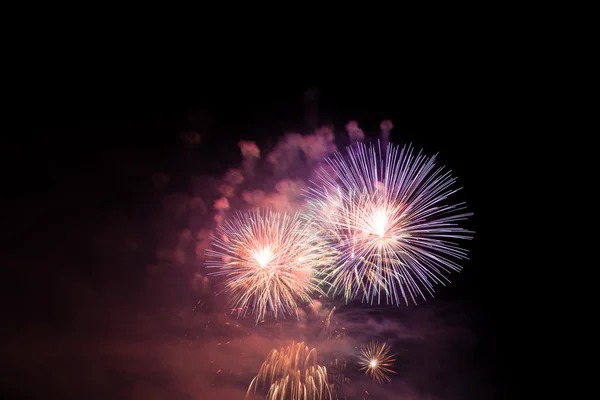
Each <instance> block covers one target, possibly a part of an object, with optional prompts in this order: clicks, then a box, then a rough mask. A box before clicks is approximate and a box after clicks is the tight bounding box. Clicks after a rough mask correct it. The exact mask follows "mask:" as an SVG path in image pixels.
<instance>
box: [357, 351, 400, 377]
mask: <svg viewBox="0 0 600 400" xmlns="http://www.w3.org/2000/svg"><path fill="white" fill-rule="evenodd" d="M394 361H395V358H394V355H393V354H392V349H391V347H390V346H388V345H387V344H385V343H383V344H380V343H376V342H371V343H369V344H368V345H367V346H365V347H363V348H362V349H361V351H360V361H359V364H360V366H361V368H360V370H361V371H364V372H365V375H367V376H372V377H373V379H375V380H377V381H378V382H379V383H383V381H388V382H391V379H390V377H389V374H395V373H396V372H395V371H394V370H392V369H391V368H390V367H392V366H393V365H394Z"/></svg>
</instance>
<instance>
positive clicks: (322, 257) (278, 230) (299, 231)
mask: <svg viewBox="0 0 600 400" xmlns="http://www.w3.org/2000/svg"><path fill="white" fill-rule="evenodd" d="M217 229H218V231H217V235H215V236H213V237H212V241H213V247H212V248H211V249H209V250H207V256H208V257H209V261H208V262H207V266H208V267H209V268H215V269H218V271H217V272H214V273H212V274H211V275H215V276H224V277H225V291H227V292H229V293H230V294H231V296H232V303H233V304H232V308H233V309H235V310H237V311H238V313H239V315H245V314H246V313H247V312H253V313H254V314H255V316H256V322H257V323H258V322H259V321H261V320H263V319H264V318H265V316H267V315H272V316H273V317H274V318H277V317H278V316H280V315H283V316H285V315H297V313H298V307H299V306H300V305H301V304H305V303H310V302H311V301H312V299H311V294H312V293H313V292H320V293H322V290H321V288H320V286H319V284H320V283H321V280H320V279H319V276H318V268H319V267H320V266H323V265H327V264H328V263H330V262H332V260H333V258H332V255H331V254H332V253H331V249H330V246H327V245H326V243H325V242H324V241H323V240H322V239H320V238H319V237H318V236H317V235H316V234H315V232H316V230H315V229H314V227H313V225H312V223H311V222H309V221H307V220H306V219H304V218H301V216H300V215H299V214H294V215H289V214H285V213H278V212H271V211H266V212H260V211H253V212H247V213H244V214H238V215H236V216H235V217H234V218H232V219H229V220H225V221H224V223H223V224H222V226H220V227H218V228H217Z"/></svg>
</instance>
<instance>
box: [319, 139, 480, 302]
mask: <svg viewBox="0 0 600 400" xmlns="http://www.w3.org/2000/svg"><path fill="white" fill-rule="evenodd" d="M328 164H329V169H324V168H323V169H321V170H320V172H319V173H318V184H317V185H315V186H314V187H312V188H311V189H310V190H309V192H308V194H307V195H308V198H309V199H308V200H309V207H310V210H311V211H310V213H311V216H312V217H313V218H314V220H315V221H316V223H317V226H319V227H320V228H321V235H322V236H323V237H325V238H327V239H328V240H329V241H330V242H331V243H333V247H334V248H335V249H336V250H337V251H338V252H339V254H340V261H339V262H338V263H337V264H331V265H330V266H328V267H327V268H326V269H325V271H324V273H325V276H326V278H325V279H327V280H328V281H329V282H330V283H331V285H332V286H331V288H332V291H333V292H334V294H338V293H343V295H344V297H345V298H346V300H347V301H348V300H350V299H351V298H354V297H356V296H359V295H361V294H362V298H363V300H366V301H368V302H369V303H371V304H372V303H373V302H375V301H377V303H380V302H381V300H382V297H383V298H385V301H386V302H387V303H391V304H396V305H399V304H400V303H402V302H404V303H406V304H408V302H409V299H410V300H412V302H414V303H416V299H417V298H418V297H422V298H424V299H425V298H426V295H427V294H429V295H430V296H433V294H434V284H444V283H445V282H449V280H448V278H447V277H446V275H447V273H449V272H450V271H460V270H461V266H460V265H459V264H458V263H457V261H458V260H462V259H466V258H467V252H466V250H463V249H462V248H461V247H460V246H459V245H458V244H457V243H456V240H457V239H470V238H471V237H472V232H470V231H468V230H465V229H463V228H461V227H460V226H458V223H459V222H460V221H462V220H465V219H467V217H468V216H470V215H472V214H471V213H466V212H463V211H461V210H464V206H463V204H452V203H448V202H447V199H448V197H449V196H451V195H452V194H453V193H454V192H456V191H457V190H458V189H457V188H454V187H453V185H454V183H455V178H453V177H452V176H451V175H450V172H449V171H448V172H444V171H443V167H442V168H438V167H436V165H435V157H433V158H428V157H426V156H424V155H422V154H421V153H419V154H416V155H415V154H413V151H412V149H411V148H410V147H404V148H402V149H400V148H399V147H397V146H394V145H391V144H390V145H389V146H387V147H386V148H385V150H384V151H382V150H381V149H380V148H379V147H376V146H372V145H371V146H367V145H364V144H359V145H358V146H357V147H356V148H349V149H348V157H344V156H342V154H340V153H336V155H335V156H334V157H333V158H331V159H328ZM402 300H404V301H402Z"/></svg>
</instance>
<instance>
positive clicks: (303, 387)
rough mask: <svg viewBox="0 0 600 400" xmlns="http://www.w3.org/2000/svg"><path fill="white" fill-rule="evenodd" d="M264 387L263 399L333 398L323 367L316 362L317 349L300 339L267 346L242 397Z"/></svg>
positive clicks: (322, 399)
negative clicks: (285, 344) (276, 347)
mask: <svg viewBox="0 0 600 400" xmlns="http://www.w3.org/2000/svg"><path fill="white" fill-rule="evenodd" d="M267 387H268V388H269V389H268V393H267V400H296V399H298V400H300V399H320V400H329V399H333V397H332V396H333V394H332V392H331V389H330V386H329V383H328V379H327V369H326V368H325V367H323V366H320V365H318V364H317V350H316V349H312V350H309V349H308V347H307V346H306V345H305V344H304V343H297V344H295V343H292V345H291V346H289V347H287V348H281V350H271V352H270V353H269V355H268V356H267V359H266V361H265V362H264V363H263V364H262V366H261V367H260V369H259V371H258V375H256V377H255V378H254V379H253V380H252V382H251V383H250V386H249V387H248V391H247V393H246V397H248V396H249V395H250V394H253V393H256V391H257V390H258V389H265V390H266V388H267Z"/></svg>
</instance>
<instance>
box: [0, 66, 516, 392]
mask: <svg viewBox="0 0 600 400" xmlns="http://www.w3.org/2000/svg"><path fill="white" fill-rule="evenodd" d="M343 73H344V71H343V70H342V71H340V74H331V75H330V76H328V77H319V78H315V79H312V80H311V79H301V78H298V77H297V75H294V74H290V73H288V72H286V73H281V74H280V75H273V74H268V73H267V74H261V75H260V76H259V75H253V74H247V75H244V76H242V75H241V74H233V75H232V76H227V77H224V78H223V77H221V76H219V75H216V74H215V73H212V72H211V73H198V75H197V76H194V77H193V78H189V76H190V75H189V74H187V73H186V75H185V78H183V77H182V76H179V77H177V76H176V75H174V76H175V77H174V78H172V79H166V78H165V79H161V78H160V76H159V75H153V76H148V77H147V78H141V77H140V76H139V75H137V74H136V73H135V70H132V71H127V72H126V73H123V74H116V73H114V72H113V73H112V74H111V75H106V76H98V78H97V79H90V78H88V79H82V80H81V81H76V80H75V79H68V77H67V76H66V75H61V76H63V79H62V80H60V79H59V80H49V79H45V78H44V77H42V78H39V82H37V83H36V84H35V85H32V87H33V88H34V89H35V91H33V92H32V93H34V94H35V96H32V98H31V99H29V100H28V101H26V102H25V103H23V106H24V107H23V109H22V112H21V113H20V114H19V115H18V118H19V119H20V126H21V129H20V131H21V132H22V133H21V134H19V135H15V137H14V140H13V141H12V142H11V143H10V145H9V146H7V147H5V149H4V151H5V157H4V163H5V165H6V167H5V171H7V175H9V176H8V177H7V179H6V182H8V183H7V187H9V188H10V190H9V191H7V196H6V204H7V206H6V207H4V214H5V215H4V216H3V218H5V220H6V221H9V222H8V223H7V224H5V226H8V227H10V229H8V230H7V231H6V232H7V233H8V235H6V240H5V244H7V246H5V250H4V256H5V258H6V260H7V261H6V262H5V263H4V264H5V268H6V271H7V273H6V274H5V277H4V282H5V284H7V283H8V286H7V293H9V294H10V296H11V298H13V297H14V299H15V301H8V302H4V304H3V308H4V310H3V312H4V320H5V321H6V324H5V327H6V328H8V329H6V330H5V333H6V339H5V340H4V342H5V344H6V345H7V346H6V358H5V364H6V361H8V363H9V364H7V365H10V366H9V367H8V368H7V369H6V370H5V371H3V374H2V376H3V378H2V379H3V386H4V387H5V388H8V389H9V391H10V392H11V393H14V394H15V395H19V396H24V397H28V396H32V397H33V396H41V395H44V396H47V398H86V399H108V398H110V399H154V398H156V399H161V398H169V399H173V400H175V399H213V398H214V399H229V398H231V399H236V398H242V397H243V392H244V391H245V389H246V388H247V386H248V383H249V379H248V377H249V378H250V379H251V378H252V376H253V374H255V373H256V371H257V370H258V367H259V366H260V363H261V362H262V360H264V357H265V356H266V353H267V352H268V350H269V346H270V345H271V344H273V343H274V344H275V345H274V346H279V345H280V344H284V343H288V342H290V340H288V339H289V338H295V339H298V338H299V337H301V338H302V339H303V340H305V342H307V344H309V345H311V344H312V345H313V346H316V347H318V346H319V345H321V346H324V347H325V348H326V349H325V350H324V351H325V353H326V352H327V345H326V344H322V343H320V342H318V341H317V340H316V339H314V340H313V335H312V334H311V333H302V334H299V333H297V332H295V333H293V334H292V333H290V332H294V328H293V327H292V325H289V326H288V325H285V324H283V325H282V327H277V328H274V326H275V325H274V323H273V324H272V325H271V326H266V325H267V323H265V324H264V326H259V327H257V328H254V327H253V324H252V319H251V317H250V318H249V320H245V321H244V320H240V321H237V320H236V318H235V316H224V313H223V309H224V304H225V302H224V300H223V295H221V297H214V296H212V295H210V294H207V292H206V289H203V288H199V287H198V282H197V281H198V275H195V274H202V273H204V271H203V268H202V264H201V262H198V260H196V259H195V258H194V256H193V255H194V250H193V245H190V244H189V243H188V244H186V245H181V246H183V252H184V253H185V260H184V261H183V262H181V260H179V261H177V257H172V256H168V255H167V256H165V254H166V253H169V252H170V251H171V252H172V250H173V248H176V247H178V246H180V240H181V239H180V238H181V236H180V235H181V232H182V231H184V230H185V229H186V228H189V229H192V230H195V229H196V227H197V226H204V227H210V224H211V221H212V214H211V212H212V202H210V201H209V200H205V204H204V206H205V208H206V209H207V211H205V212H204V214H202V215H201V216H197V215H196V216H191V215H190V212H184V213H183V215H182V214H179V215H174V214H173V212H171V211H172V210H171V211H169V204H172V202H178V201H187V200H181V198H185V197H186V196H189V195H190V194H191V193H193V192H201V193H202V195H203V196H205V198H207V199H211V198H212V199H213V201H214V200H216V198H217V197H218V191H217V188H218V186H219V183H220V182H221V181H222V179H223V176H224V175H225V173H226V172H227V170H228V169H229V168H239V165H240V163H241V161H242V160H241V155H240V152H239V148H238V147H237V143H238V142H239V141H240V140H242V139H243V140H252V141H255V142H256V143H257V145H258V147H259V148H261V151H263V152H264V154H266V153H268V152H269V151H270V150H271V149H273V147H274V146H275V144H276V143H277V142H278V141H279V140H281V139H282V138H283V137H284V135H285V134H286V133H291V132H298V133H302V134H309V133H311V132H312V130H313V128H316V127H318V126H321V125H328V126H331V127H332V129H333V131H334V132H335V134H336V143H337V144H338V149H342V148H343V146H344V145H345V144H346V142H347V134H346V132H345V130H344V126H345V124H346V123H347V122H348V121H351V120H353V121H357V122H358V124H359V126H360V127H361V128H362V129H363V131H364V132H365V135H366V136H367V137H368V138H373V139H376V138H377V137H378V132H379V124H380V122H381V121H382V120H385V119H389V120H391V121H392V122H393V124H394V130H393V131H392V134H391V141H392V142H393V143H396V144H400V145H403V144H407V143H412V144H413V145H414V146H415V147H416V148H419V149H423V150H424V152H425V153H426V154H428V155H434V154H436V153H439V156H438V160H439V163H441V164H444V165H446V166H447V167H448V168H449V169H451V170H452V171H453V174H454V175H455V176H457V177H458V185H459V186H462V187H463V188H464V189H463V190H462V191H461V192H460V193H459V194H458V195H457V198H458V199H459V200H460V201H466V202H467V206H468V209H469V211H471V212H473V213H474V214H475V215H474V217H472V218H470V220H469V221H468V222H467V223H466V227H467V228H469V229H472V230H475V231H476V234H475V238H474V240H472V241H470V242H467V243H464V246H465V247H466V248H467V249H468V250H469V251H470V260H468V261H465V262H463V265H464V269H463V271H462V272H461V273H460V274H453V275H452V284H451V285H449V286H447V287H445V288H443V287H440V288H438V291H437V295H436V297H435V299H432V300H429V301H428V302H426V303H423V304H421V305H419V306H410V307H400V308H395V307H378V306H372V307H368V306H366V305H360V304H350V305H346V306H344V305H342V303H339V304H338V303H336V305H337V310H338V311H339V326H341V325H344V326H346V327H347V329H348V331H349V333H348V334H347V336H346V337H347V338H348V339H347V340H348V342H349V345H354V344H356V343H362V341H364V340H367V337H366V336H364V335H367V332H378V333H379V334H380V335H381V336H380V337H382V338H383V337H385V338H386V339H387V340H391V339H390V337H392V338H395V339H394V340H395V341H394V342H393V343H394V346H395V347H394V348H395V350H397V352H398V354H399V355H398V361H397V368H398V375H396V376H395V377H393V383H392V384H389V385H388V386H386V385H383V386H381V387H379V386H377V385H374V384H373V383H372V382H369V381H368V379H365V378H364V377H361V376H360V374H357V373H356V371H355V369H352V368H350V371H349V373H348V374H349V375H350V376H351V379H352V389H349V390H350V391H349V392H348V394H347V396H348V397H347V398H356V399H360V398H363V396H365V398H367V399H368V398H374V399H375V398H379V399H392V398H399V397H395V396H397V395H398V393H400V394H401V395H403V396H405V397H403V398H411V399H413V398H414V399H457V400H458V399H463V400H466V399H494V398H505V396H506V395H507V393H509V392H510V390H511V389H512V387H513V386H514V382H513V378H512V377H511V372H510V368H509V367H508V365H509V358H510V356H509V354H510V353H509V351H508V349H509V348H510V346H511V344H510V342H511V334H510V333H505V331H506V330H507V328H506V325H507V321H508V320H509V318H508V317H507V315H508V314H509V312H508V311H506V310H507V309H510V308H511V307H513V306H511V305H510V304H511V303H512V302H514V300H510V299H507V298H506V297H510V296H506V294H504V291H505V290H507V289H506V288H502V287H500V286H501V285H500V284H499V283H498V280H497V276H498V274H499V271H500V270H501V269H502V268H503V261H502V260H501V259H502V257H501V256H500V255H499V254H497V251H496V250H492V249H493V248H496V247H497V244H493V242H494V241H496V240H497V237H498V232H494V229H493V228H492V225H493V223H492V219H493V218H498V214H497V213H495V212H494V208H495V207H496V206H495V205H493V201H492V197H493V195H492V194H491V193H497V192H498V190H497V189H495V188H494V184H492V183H491V182H490V180H493V179H492V177H496V176H497V175H498V171H499V170H501V167H500V166H499V164H498V163H499V159H500V158H499V157H498V156H497V154H498V151H497V149H496V146H497V142H496V138H497V137H498V135H499V132H498V130H499V127H498V125H497V123H496V121H497V118H499V117H498V115H496V113H495V112H491V111H490V110H491V109H492V108H494V107H495V106H496V104H495V103H490V101H489V99H491V98H492V97H493V95H492V94H491V93H489V92H490V91H493V90H494V88H495V87H496V86H492V85H491V84H488V83H486V82H487V80H486V79H485V76H476V77H474V76H471V75H469V74H467V73H466V72H464V71H462V72H461V73H456V74H452V73H448V72H447V73H445V74H442V75H440V76H437V77H436V78H431V76H430V75H428V74H427V73H423V74H422V76H421V75H420V76H419V78H418V79H417V78H416V77H414V78H410V76H407V75H402V76H395V75H392V74H391V73H388V72H386V73H385V74H383V73H382V74H375V73H369V74H366V73H365V74H361V73H359V72H356V71H354V72H352V73H350V72H348V77H347V78H344V77H343ZM369 77H373V78H369ZM89 82H93V83H89ZM308 93H312V94H313V95H312V100H309V99H308ZM191 132H195V133H197V134H198V135H199V136H200V138H201V143H200V144H193V145H186V144H185V143H184V137H186V136H185V134H186V133H187V134H189V133H191ZM158 173H162V174H165V175H166V176H168V177H169V180H168V183H166V184H165V185H162V186H161V185H159V184H158V183H157V180H159V178H158V176H159V175H158ZM261 179H262V178H261ZM494 179H495V178H494ZM274 182H275V180H274V178H273V177H271V176H269V177H265V178H264V181H260V182H259V183H257V184H258V185H262V186H261V187H263V188H267V187H269V185H270V186H271V187H270V189H268V190H271V191H272V190H273V186H274ZM178 196H179V197H178ZM211 196H212V197H211ZM178 199H179V200H178ZM175 208H177V207H175ZM192 233H193V234H195V232H192ZM181 246H180V247H181ZM186 246H187V247H186ZM169 254H170V253H169ZM199 299H200V300H202V302H203V307H204V308H203V309H202V310H200V311H198V310H194V306H195V305H196V304H198V301H199ZM327 306H328V305H326V304H324V307H327ZM329 306H331V305H329ZM338 311H336V312H338ZM217 314H218V315H219V317H217ZM207 320H212V322H211V323H212V325H211V324H210V323H209V324H208V325H207V322H206V321H207ZM236 321H237V322H236ZM286 323H289V324H292V322H290V321H288V322H286ZM235 324H239V325H240V326H239V328H238V331H235V330H232V331H230V330H229V329H230V327H231V326H232V325H235ZM207 326H208V328H207ZM271 328H272V329H271ZM274 330H275V331H277V330H278V331H277V332H278V333H273V332H274ZM351 332H354V334H352V333H351ZM273 335H274V336H273ZM294 335H296V336H294ZM297 335H300V336H297ZM288 336H289V337H288ZM239 338H244V340H246V341H247V343H246V344H244V343H242V342H240V344H239V347H238V348H237V350H232V351H229V352H227V351H225V350H223V353H219V351H221V350H219V348H220V346H224V345H219V346H217V343H220V342H225V341H228V342H229V341H230V342H232V343H233V342H234V341H235V340H238V339H239ZM286 340H287V342H286ZM311 340H313V341H314V343H311ZM215 346H217V347H215ZM274 346H273V347H274ZM240 348H241V349H242V350H243V351H245V352H247V353H250V354H249V355H244V356H242V355H240V354H238V353H239V349H240ZM348 362H349V363H352V359H351V358H349V361H348ZM218 370H222V371H223V372H220V373H217V372H216V371H218ZM231 370H233V371H231ZM365 390H367V391H369V393H370V395H369V396H366V395H365ZM240 393H242V397H239V396H240ZM213 396H214V397H213Z"/></svg>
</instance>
